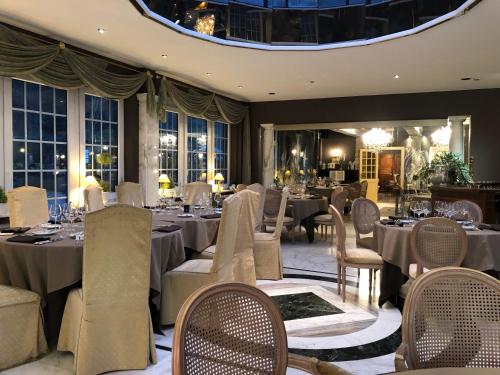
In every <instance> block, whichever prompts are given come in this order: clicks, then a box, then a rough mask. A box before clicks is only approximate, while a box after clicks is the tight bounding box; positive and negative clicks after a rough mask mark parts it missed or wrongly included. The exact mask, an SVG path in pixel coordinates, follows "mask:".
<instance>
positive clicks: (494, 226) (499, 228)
mask: <svg viewBox="0 0 500 375" xmlns="http://www.w3.org/2000/svg"><path fill="white" fill-rule="evenodd" d="M477 227H478V228H479V229H481V230H483V229H489V230H494V231H495V232H500V224H479V225H478V226H477Z"/></svg>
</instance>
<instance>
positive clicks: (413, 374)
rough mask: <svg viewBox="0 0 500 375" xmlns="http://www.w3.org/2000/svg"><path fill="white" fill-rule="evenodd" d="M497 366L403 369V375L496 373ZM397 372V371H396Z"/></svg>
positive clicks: (497, 371)
mask: <svg viewBox="0 0 500 375" xmlns="http://www.w3.org/2000/svg"><path fill="white" fill-rule="evenodd" d="M499 372H500V370H499V369H498V368H472V367H461V368H457V367H441V368H428V369H420V370H409V371H404V372H403V373H404V374H405V375H494V374H495V375H496V374H498V373H499ZM398 374H399V373H398Z"/></svg>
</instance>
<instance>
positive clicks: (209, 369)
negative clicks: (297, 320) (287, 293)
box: [172, 283, 288, 375]
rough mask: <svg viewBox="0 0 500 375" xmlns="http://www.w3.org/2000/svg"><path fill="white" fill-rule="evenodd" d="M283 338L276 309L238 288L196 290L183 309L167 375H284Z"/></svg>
mask: <svg viewBox="0 0 500 375" xmlns="http://www.w3.org/2000/svg"><path fill="white" fill-rule="evenodd" d="M287 357H288V346H287V337H286V332H285V327H284V324H283V320H282V318H281V314H280V311H279V310H278V307H277V305H276V304H275V303H274V302H273V301H272V300H271V298H269V296H267V295H266V294H265V293H264V292H262V291H261V290H259V289H257V288H254V287H251V286H248V285H245V284H240V283H222V284H215V285H210V286H207V287H204V288H201V289H198V290H197V291H196V292H195V293H193V294H192V295H191V296H190V297H189V298H188V300H187V301H186V302H185V303H184V305H183V306H182V308H181V310H180V312H179V315H178V316H177V321H176V323H175V331H174V338H173V345H172V373H173V374H174V375H188V374H189V375H190V374H211V375H219V374H220V375H226V374H240V375H243V374H276V375H284V374H285V373H286V367H287Z"/></svg>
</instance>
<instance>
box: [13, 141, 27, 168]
mask: <svg viewBox="0 0 500 375" xmlns="http://www.w3.org/2000/svg"><path fill="white" fill-rule="evenodd" d="M25 147H26V146H25V144H24V142H13V143H12V166H13V169H14V170H23V169H26V168H25V164H24V160H25V156H26V148H25Z"/></svg>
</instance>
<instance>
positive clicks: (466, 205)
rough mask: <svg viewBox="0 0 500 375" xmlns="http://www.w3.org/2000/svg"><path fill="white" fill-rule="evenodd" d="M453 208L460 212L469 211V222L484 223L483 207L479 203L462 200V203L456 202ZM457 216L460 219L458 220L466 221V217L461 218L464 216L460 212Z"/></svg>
mask: <svg viewBox="0 0 500 375" xmlns="http://www.w3.org/2000/svg"><path fill="white" fill-rule="evenodd" d="M453 206H454V208H455V209H456V210H458V211H460V210H461V209H465V210H467V213H468V215H467V216H468V217H467V218H468V219H469V220H473V221H475V222H476V223H482V222H483V210H482V209H481V207H480V206H479V205H478V204H477V203H474V202H472V201H468V200H461V201H456V202H455V203H453ZM457 215H458V217H457V218H458V219H462V218H463V219H465V217H460V216H463V214H462V213H461V212H458V213H457Z"/></svg>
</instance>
